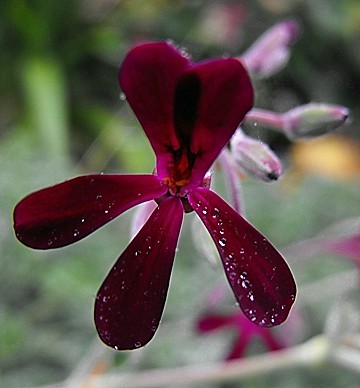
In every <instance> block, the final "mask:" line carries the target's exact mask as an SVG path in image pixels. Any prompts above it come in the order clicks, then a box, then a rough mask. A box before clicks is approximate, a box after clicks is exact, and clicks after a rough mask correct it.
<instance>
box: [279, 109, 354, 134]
mask: <svg viewBox="0 0 360 388" xmlns="http://www.w3.org/2000/svg"><path fill="white" fill-rule="evenodd" d="M348 117H349V109H348V108H345V107H343V106H340V105H330V104H321V103H310V104H306V105H301V106H298V107H296V108H294V109H291V110H289V111H288V112H287V113H285V114H284V115H283V125H284V127H283V131H284V133H285V134H286V135H287V136H288V137H289V138H290V139H300V138H304V137H314V136H319V135H323V134H325V133H328V132H330V131H332V130H334V129H336V128H338V127H340V126H341V125H343V124H344V123H345V122H346V120H347V119H348Z"/></svg>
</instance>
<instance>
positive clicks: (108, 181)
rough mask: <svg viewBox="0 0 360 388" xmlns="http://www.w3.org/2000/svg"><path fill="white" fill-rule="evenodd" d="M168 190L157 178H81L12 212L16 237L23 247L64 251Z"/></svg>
mask: <svg viewBox="0 0 360 388" xmlns="http://www.w3.org/2000/svg"><path fill="white" fill-rule="evenodd" d="M166 191H167V188H166V187H165V186H163V185H162V183H161V180H160V178H159V177H157V176H155V175H85V176H81V177H77V178H74V179H71V180H69V181H66V182H63V183H60V184H57V185H55V186H52V187H48V188H46V189H43V190H40V191H37V192H35V193H32V194H30V195H28V196H27V197H25V198H24V199H23V200H22V201H20V202H19V203H18V204H17V206H16V207H15V210H14V229H15V233H16V236H17V238H18V239H19V240H20V241H21V242H22V243H24V244H25V245H27V246H29V247H32V248H37V249H51V248H58V247H62V246H65V245H69V244H72V243H73V242H75V241H78V240H80V239H82V238H84V237H85V236H87V235H88V234H90V233H92V232H93V231H94V230H96V229H98V228H99V227H100V226H102V225H104V224H106V223H107V222H109V221H111V220H112V219H113V218H115V217H117V216H118V215H120V214H121V213H123V212H124V211H125V210H127V209H129V208H131V207H133V206H135V205H137V204H139V203H141V202H145V201H148V200H151V199H154V198H157V197H160V196H162V195H164V194H165V193H166Z"/></svg>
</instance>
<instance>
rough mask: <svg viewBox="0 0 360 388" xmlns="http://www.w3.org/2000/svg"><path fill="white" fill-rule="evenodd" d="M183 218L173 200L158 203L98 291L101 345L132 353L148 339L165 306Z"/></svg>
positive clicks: (174, 198) (176, 203)
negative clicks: (129, 350)
mask: <svg viewBox="0 0 360 388" xmlns="http://www.w3.org/2000/svg"><path fill="white" fill-rule="evenodd" d="M183 214H184V209H183V206H182V203H181V200H180V199H179V198H177V197H169V198H167V199H165V200H163V201H162V202H161V203H160V205H159V206H158V207H157V208H156V209H155V210H154V212H153V213H152V214H151V216H150V218H149V219H148V221H147V222H146V224H145V225H144V227H143V228H142V229H141V230H140V232H139V233H138V234H137V235H136V236H135V238H134V239H133V240H132V241H131V243H130V245H129V246H128V247H127V248H126V250H125V251H124V252H123V254H122V255H121V256H120V258H119V259H118V261H117V262H116V263H115V265H114V267H113V268H112V269H111V271H110V273H109V274H108V276H107V277H106V279H105V281H104V283H103V284H102V286H101V287H100V290H99V292H98V294H97V297H96V302H95V324H96V328H97V330H98V333H99V336H100V338H101V339H102V340H103V341H104V342H105V343H106V344H107V345H109V346H111V347H113V348H115V349H119V350H126V349H135V348H139V347H140V346H144V345H145V344H147V343H148V342H149V341H150V340H151V338H152V337H153V336H154V334H155V332H156V330H157V327H158V325H159V322H160V319H161V315H162V312H163V309H164V305H165V300H166V295H167V290H168V286H169V281H170V274H171V270H172V266H173V261H174V256H175V249H176V245H177V241H178V236H179V233H180V228H181V224H182V219H183Z"/></svg>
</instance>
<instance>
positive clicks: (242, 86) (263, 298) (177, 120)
mask: <svg viewBox="0 0 360 388" xmlns="http://www.w3.org/2000/svg"><path fill="white" fill-rule="evenodd" d="M119 81H120V85H121V87H122V89H123V91H124V93H125V94H126V97H127V100H128V102H129V104H130V106H131V107H132V109H133V110H134V112H135V114H136V116H137V118H138V119H139V121H140V123H141V124H142V126H143V129H144V131H145V133H146V135H147V137H148V139H149V141H150V143H151V145H152V148H153V150H154V152H155V155H156V168H155V172H154V174H152V175H151V174H144V175H115V174H111V175H102V174H99V175H87V176H81V177H77V178H74V179H71V180H69V181H66V182H64V183H60V184H58V185H55V186H52V187H49V188H46V189H43V190H40V191H37V192H35V193H33V194H30V195H29V196H27V197H25V198H24V199H23V200H22V201H21V202H20V203H19V204H18V205H17V206H16V208H15V211H14V228H15V232H16V236H17V237H18V239H19V240H20V241H21V242H22V243H24V244H25V245H28V246H30V247H32V248H37V249H52V248H58V247H62V246H66V245H69V244H72V243H74V242H76V241H78V240H80V239H82V238H84V237H86V236H87V235H89V234H90V233H92V232H93V231H95V230H96V229H98V228H99V227H101V226H103V225H104V224H106V223H107V222H109V221H111V220H112V219H114V218H115V217H117V216H119V215H120V214H121V213H123V212H124V211H126V210H127V209H129V208H131V207H133V206H135V205H137V204H140V203H143V202H146V201H150V200H155V202H156V203H157V206H156V208H155V210H154V211H153V212H152V214H151V215H150V217H149V218H148V220H147V221H146V223H145V225H144V226H143V227H142V228H141V229H140V231H139V233H138V234H137V235H136V236H135V237H134V239H133V240H132V241H131V242H130V244H129V246H128V247H127V248H126V249H125V251H124V252H123V253H122V255H121V256H120V257H119V259H118V260H117V262H116V263H115V265H114V266H113V268H112V269H111V271H110V272H109V274H108V276H107V277H106V279H105V281H104V282H103V284H102V286H101V287H100V290H99V292H98V294H97V297H96V302H95V324H96V327H97V330H98V333H99V336H100V338H101V339H102V340H103V341H104V342H105V343H106V344H107V345H109V346H111V347H113V348H115V349H134V348H137V347H140V346H143V345H145V344H146V343H147V342H149V341H150V340H151V338H152V337H153V336H154V334H155V331H156V330H157V327H158V325H159V322H160V319H161V315H162V312H163V309H164V304H165V300H166V295H167V290H168V286H169V281H170V275H171V270H172V266H173V261H174V256H175V249H176V246H177V241H178V236H179V233H180V229H181V225H182V220H183V215H184V213H187V212H190V211H195V212H196V213H197V215H198V216H199V218H200V219H201V220H202V222H203V223H204V225H205V226H206V228H207V229H208V231H209V233H210V235H211V236H212V238H213V240H214V242H215V244H216V246H217V249H218V251H219V254H220V257H221V260H222V263H223V266H224V269H225V273H226V276H227V278H228V281H229V283H230V285H231V287H232V290H233V292H234V294H235V297H236V298H237V300H238V302H239V304H240V307H241V308H242V310H243V312H244V314H245V315H246V316H247V317H248V318H249V319H250V320H251V321H253V322H254V323H256V324H257V325H259V326H265V327H271V326H274V325H278V324H280V323H282V322H283V321H284V320H285V319H286V317H287V316H288V314H289V311H290V309H291V306H292V304H293V303H294V300H295V294H296V286H295V283H294V280H293V277H292V274H291V272H290V270H289V268H288V266H287V264H286V263H285V261H284V259H283V258H282V256H281V255H280V254H279V253H278V252H277V251H276V249H275V248H274V247H273V246H272V245H271V244H270V243H269V242H268V241H267V240H266V239H265V238H264V236H263V235H262V234H261V233H260V232H258V231H257V230H256V229H255V228H254V227H253V226H252V225H250V224H249V223H248V222H247V221H246V220H245V219H244V218H243V217H242V216H241V215H240V214H238V213H237V212H236V211H235V210H234V209H233V208H231V207H230V206H229V205H228V204H227V203H226V202H224V200H222V199H221V198H220V197H219V196H218V195H217V194H216V193H215V192H213V191H211V190H210V189H209V185H210V180H209V177H208V175H207V173H208V170H209V169H210V167H211V166H212V164H213V162H214V161H215V159H216V158H217V157H218V155H219V153H220V152H221V151H222V149H223V148H224V147H225V146H226V144H227V143H228V142H229V140H230V138H231V136H232V135H233V134H234V132H235V130H236V128H237V127H238V125H239V124H240V122H241V121H242V120H243V118H244V116H245V114H246V113H247V112H248V111H249V110H250V109H251V107H252V103H253V90H252V85H251V82H250V80H249V77H248V75H247V73H246V71H245V70H244V68H243V66H242V65H241V63H240V61H239V60H237V59H234V58H227V59H223V58H222V59H213V60H208V61H203V62H199V63H194V62H192V61H191V60H190V59H189V58H188V57H187V56H185V55H183V54H182V53H181V52H180V51H178V50H177V49H176V48H175V47H173V46H172V45H171V44H168V43H148V44H143V45H139V46H137V47H135V48H133V49H132V50H131V51H130V52H129V53H128V55H127V56H126V58H125V60H124V62H123V65H122V68H121V71H120V75H119Z"/></svg>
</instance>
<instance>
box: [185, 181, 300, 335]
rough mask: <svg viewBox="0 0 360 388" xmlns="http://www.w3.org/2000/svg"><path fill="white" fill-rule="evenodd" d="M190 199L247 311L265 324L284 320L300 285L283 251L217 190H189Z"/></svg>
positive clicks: (234, 290) (233, 288) (251, 318)
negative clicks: (282, 254) (225, 200)
mask: <svg viewBox="0 0 360 388" xmlns="http://www.w3.org/2000/svg"><path fill="white" fill-rule="evenodd" d="M189 203H190V205H191V206H192V207H193V209H194V210H195V211H196V213H197V214H198V215H199V217H200V218H201V220H202V221H203V223H204V224H205V226H206V227H207V229H208V230H209V232H210V234H211V236H212V238H213V239H214V242H215V244H216V246H217V248H218V250H219V253H220V256H221V260H222V262H223V266H224V269H225V273H226V276H227V278H228V281H229V283H230V285H231V288H232V290H233V292H234V294H235V296H236V298H237V300H238V302H239V304H240V307H241V309H242V310H243V312H244V314H245V315H246V316H247V317H248V318H249V319H250V320H251V321H252V322H254V323H256V324H257V325H259V326H263V327H272V326H275V325H279V324H280V323H282V322H284V321H285V319H286V318H287V316H288V314H289V312H290V309H291V306H292V305H293V303H294V300H295V294H296V286H295V282H294V279H293V276H292V274H291V272H290V269H289V267H288V266H287V264H286V262H285V260H284V259H283V257H282V256H281V255H280V253H279V252H277V250H276V249H275V248H274V247H273V246H272V245H271V244H270V242H269V241H267V240H266V238H265V237H264V236H263V235H262V234H261V233H260V232H258V231H257V230H256V229H255V228H254V227H253V226H252V225H250V224H249V223H248V222H247V221H246V220H245V219H244V218H243V217H242V216H241V215H240V214H238V213H237V212H236V211H235V210H234V209H233V208H231V207H230V206H229V205H228V204H227V203H226V202H224V201H223V200H222V199H221V198H220V197H219V196H218V195H217V194H215V193H214V192H212V191H210V190H208V189H206V188H198V189H196V190H195V191H193V192H191V193H190V194H189Z"/></svg>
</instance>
